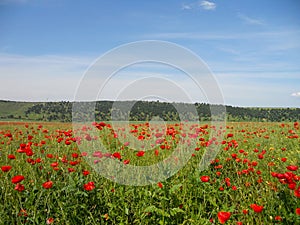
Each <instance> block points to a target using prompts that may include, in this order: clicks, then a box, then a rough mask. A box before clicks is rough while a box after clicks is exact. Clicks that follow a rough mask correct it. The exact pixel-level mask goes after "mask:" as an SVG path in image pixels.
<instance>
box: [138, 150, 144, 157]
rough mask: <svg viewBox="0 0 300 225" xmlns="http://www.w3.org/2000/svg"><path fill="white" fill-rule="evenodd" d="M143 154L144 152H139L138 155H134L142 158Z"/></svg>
mask: <svg viewBox="0 0 300 225" xmlns="http://www.w3.org/2000/svg"><path fill="white" fill-rule="evenodd" d="M144 154H145V152H144V151H139V152H138V153H136V156H137V157H142V156H144Z"/></svg>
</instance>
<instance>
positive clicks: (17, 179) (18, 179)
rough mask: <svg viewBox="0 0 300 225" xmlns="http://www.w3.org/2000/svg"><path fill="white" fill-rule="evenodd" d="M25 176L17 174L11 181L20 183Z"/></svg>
mask: <svg viewBox="0 0 300 225" xmlns="http://www.w3.org/2000/svg"><path fill="white" fill-rule="evenodd" d="M24 179H25V177H24V176H22V175H16V176H14V177H13V178H12V179H11V182H12V183H14V184H17V183H20V182H21V181H22V180H24Z"/></svg>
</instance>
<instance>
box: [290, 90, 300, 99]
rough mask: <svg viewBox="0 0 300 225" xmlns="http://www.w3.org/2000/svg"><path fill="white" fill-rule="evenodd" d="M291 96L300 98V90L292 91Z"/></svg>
mask: <svg viewBox="0 0 300 225" xmlns="http://www.w3.org/2000/svg"><path fill="white" fill-rule="evenodd" d="M291 96H293V97H297V98H300V91H298V92H294V93H292V94H291Z"/></svg>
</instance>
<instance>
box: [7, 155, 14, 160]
mask: <svg viewBox="0 0 300 225" xmlns="http://www.w3.org/2000/svg"><path fill="white" fill-rule="evenodd" d="M7 158H9V159H16V156H15V155H13V154H10V155H8V156H7Z"/></svg>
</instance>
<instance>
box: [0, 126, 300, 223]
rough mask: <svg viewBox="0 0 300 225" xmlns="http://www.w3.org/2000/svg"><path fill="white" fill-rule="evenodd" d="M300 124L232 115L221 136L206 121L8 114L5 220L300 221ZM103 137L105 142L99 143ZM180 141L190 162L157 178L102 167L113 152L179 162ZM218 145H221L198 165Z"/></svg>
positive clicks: (3, 141) (2, 146) (116, 158)
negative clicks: (78, 122) (119, 121)
mask: <svg viewBox="0 0 300 225" xmlns="http://www.w3.org/2000/svg"><path fill="white" fill-rule="evenodd" d="M299 127H300V124H299V123H298V122H285V123H268V122H260V123H259V122H231V123H230V122H228V123H227V125H226V127H222V128H221V132H219V133H218V135H219V136H220V137H221V141H219V140H218V139H216V138H214V137H211V136H210V132H211V129H214V127H212V126H211V125H210V124H204V123H201V124H192V123H189V122H178V123H167V124H165V126H164V127H163V128H162V129H159V128H156V127H155V126H151V125H149V123H148V122H140V123H138V122H136V123H132V124H130V125H128V126H124V127H122V125H120V126H119V127H118V128H114V127H113V126H112V125H111V124H110V123H107V122H98V123H91V124H90V126H83V127H81V128H80V129H73V127H72V124H68V123H38V122H32V123H25V122H1V123H0V167H1V171H0V188H1V192H0V195H1V199H2V204H1V205H0V224H160V225H165V224H166V225H167V224H174V225H175V224H199V225H202V224H237V225H242V224H243V225H246V224H249V225H250V224H289V225H290V224H300V173H299V171H300V170H299V166H300V156H299V153H300V139H299ZM116 129H117V130H116ZM89 130H95V133H94V134H95V135H90V134H89V133H88V131H89ZM126 130H127V131H128V132H129V133H130V134H131V135H130V136H128V135H127V136H126V135H125V131H126ZM99 140H101V142H102V144H103V146H104V147H105V149H101V148H97V147H95V146H97V145H96V144H95V143H96V142H98V141H99ZM144 140H153V142H151V143H152V144H149V145H151V146H150V147H151V150H146V147H147V146H143V145H139V146H140V147H139V149H136V148H135V149H133V148H132V145H133V143H137V144H138V143H139V142H142V141H144ZM191 143H194V144H195V146H196V147H193V149H190V147H191V146H192V145H191ZM178 145H181V146H182V149H183V151H185V150H189V151H191V154H190V158H189V160H188V161H187V163H186V164H185V165H184V166H183V168H181V169H180V170H178V171H177V172H176V173H175V174H168V170H167V169H166V171H165V173H166V177H167V179H166V180H161V181H158V182H155V183H152V184H151V185H145V186H136V185H128V184H127V185H123V184H120V183H118V182H114V177H113V176H112V177H111V178H110V179H107V178H106V177H104V176H102V174H104V173H105V174H107V172H104V171H101V170H97V169H95V168H97V165H98V164H100V163H101V162H103V161H104V162H105V160H107V159H109V160H111V161H113V162H117V163H119V164H122V166H124V167H126V166H136V167H142V166H148V165H153V164H156V163H158V162H160V161H162V160H164V159H169V160H171V161H172V163H176V162H177V160H180V158H179V159H178V158H177V157H176V151H177V147H178ZM212 145H214V146H217V147H218V148H219V149H220V151H219V152H218V154H217V155H216V157H215V158H214V159H213V160H211V161H210V162H209V166H208V168H207V169H205V170H199V162H200V161H201V158H202V156H203V155H204V153H205V151H206V150H207V149H208V148H209V146H212ZM80 146H86V148H85V149H90V150H87V151H82V149H81V148H80ZM148 147H149V146H148ZM95 149H96V150H95ZM173 153H175V154H173ZM109 162H110V161H108V163H109ZM120 173H121V172H120ZM108 175H109V174H108ZM154 175H155V174H154ZM129 177H130V175H129ZM130 179H133V178H132V177H131V178H130Z"/></svg>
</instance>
